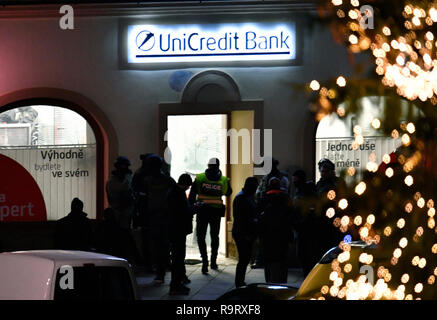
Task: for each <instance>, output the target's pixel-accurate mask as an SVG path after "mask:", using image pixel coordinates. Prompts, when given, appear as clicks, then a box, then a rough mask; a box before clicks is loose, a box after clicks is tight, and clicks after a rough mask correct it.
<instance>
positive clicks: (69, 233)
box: [55, 198, 93, 251]
mask: <svg viewBox="0 0 437 320" xmlns="http://www.w3.org/2000/svg"><path fill="white" fill-rule="evenodd" d="M92 244H93V230H92V226H91V220H90V219H88V218H87V214H86V213H85V212H83V202H82V201H81V200H80V199H79V198H74V199H73V201H72V202H71V212H70V213H69V214H68V215H67V216H66V217H64V218H62V219H60V220H58V221H57V222H56V229H55V248H56V249H64V250H82V251H90V250H91V248H92Z"/></svg>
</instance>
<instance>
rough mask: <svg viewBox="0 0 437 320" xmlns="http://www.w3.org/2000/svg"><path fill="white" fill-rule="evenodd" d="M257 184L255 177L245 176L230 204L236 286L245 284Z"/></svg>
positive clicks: (253, 239)
mask: <svg viewBox="0 0 437 320" xmlns="http://www.w3.org/2000/svg"><path fill="white" fill-rule="evenodd" d="M257 185H258V181H257V180H256V178H253V177H252V178H247V179H246V183H245V186H244V188H243V190H241V192H240V193H238V194H237V196H236V197H235V199H234V202H233V204H232V206H233V214H234V224H233V226H232V237H233V238H234V241H235V244H236V245H237V250H238V264H237V269H236V271H235V286H236V287H240V286H243V285H245V283H244V279H245V276H246V269H247V266H248V264H249V262H250V258H251V256H252V249H253V244H254V242H255V239H256V221H257V207H256V203H255V197H254V194H255V191H256V187H257Z"/></svg>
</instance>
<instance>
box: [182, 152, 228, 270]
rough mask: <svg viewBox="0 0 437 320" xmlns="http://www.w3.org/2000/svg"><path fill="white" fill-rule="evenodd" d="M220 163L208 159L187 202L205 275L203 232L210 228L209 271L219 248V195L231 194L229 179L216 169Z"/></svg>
mask: <svg viewBox="0 0 437 320" xmlns="http://www.w3.org/2000/svg"><path fill="white" fill-rule="evenodd" d="M219 167H220V161H219V159H217V158H212V159H211V160H209V162H208V169H206V170H205V172H204V173H200V174H198V175H197V176H196V180H195V181H194V183H193V185H192V187H191V191H190V196H189V201H190V203H191V204H193V205H194V207H195V212H196V215H197V217H196V224H197V225H196V229H197V232H196V236H197V243H198V245H199V251H200V255H201V256H202V273H203V274H207V273H208V254H207V249H206V242H205V238H206V230H207V228H208V224H209V228H210V236H211V268H212V269H215V270H216V269H217V268H218V266H217V253H218V247H219V232H220V221H221V218H222V217H224V216H225V211H226V208H225V205H224V204H223V200H222V196H229V195H230V194H231V193H232V189H231V186H230V184H229V178H227V177H225V176H223V175H222V172H221V171H220V169H219Z"/></svg>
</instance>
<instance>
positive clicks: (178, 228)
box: [168, 173, 193, 295]
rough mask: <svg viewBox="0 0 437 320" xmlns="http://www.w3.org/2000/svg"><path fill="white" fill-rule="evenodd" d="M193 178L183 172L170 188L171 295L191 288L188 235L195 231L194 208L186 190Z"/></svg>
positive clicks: (183, 292)
mask: <svg viewBox="0 0 437 320" xmlns="http://www.w3.org/2000/svg"><path fill="white" fill-rule="evenodd" d="M191 184H192V180H191V177H190V175H189V174H186V173H184V174H182V175H181V176H180V177H179V179H178V183H177V184H176V185H175V186H174V187H173V188H172V189H171V190H170V193H169V197H168V201H169V205H170V208H169V209H170V211H169V239H170V251H171V283H170V292H169V294H170V295H173V294H188V293H189V292H190V288H188V287H186V286H185V284H187V283H189V282H190V281H189V280H188V278H187V276H186V270H185V253H186V237H187V235H188V234H190V233H192V232H193V210H192V207H191V205H190V203H189V202H188V199H187V196H186V193H185V192H186V191H187V190H188V189H189V188H190V186H191Z"/></svg>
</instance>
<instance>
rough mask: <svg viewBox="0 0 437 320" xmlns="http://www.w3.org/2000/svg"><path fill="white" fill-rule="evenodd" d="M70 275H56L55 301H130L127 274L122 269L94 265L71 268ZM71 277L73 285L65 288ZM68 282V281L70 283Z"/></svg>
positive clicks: (129, 285) (128, 277)
mask: <svg viewBox="0 0 437 320" xmlns="http://www.w3.org/2000/svg"><path fill="white" fill-rule="evenodd" d="M72 270H73V272H72V275H69V274H68V273H66V272H61V269H59V270H58V271H57V274H56V288H55V296H54V299H55V300H132V299H134V293H133V288H132V283H131V280H130V276H129V272H128V271H127V270H126V268H123V267H98V266H94V265H90V266H87V265H86V266H83V267H73V268H72ZM68 276H71V278H70V279H71V280H72V283H73V285H71V284H70V285H68V286H66V285H65V284H66V283H67V281H68V280H69V279H65V278H63V277H68ZM71 280H70V281H71Z"/></svg>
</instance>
